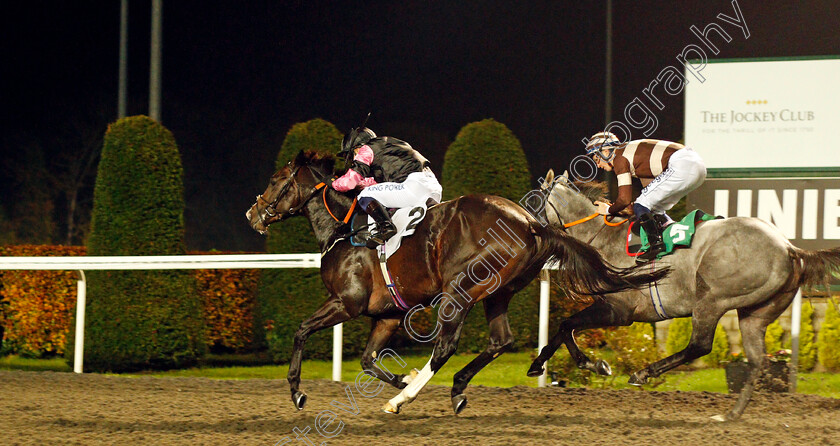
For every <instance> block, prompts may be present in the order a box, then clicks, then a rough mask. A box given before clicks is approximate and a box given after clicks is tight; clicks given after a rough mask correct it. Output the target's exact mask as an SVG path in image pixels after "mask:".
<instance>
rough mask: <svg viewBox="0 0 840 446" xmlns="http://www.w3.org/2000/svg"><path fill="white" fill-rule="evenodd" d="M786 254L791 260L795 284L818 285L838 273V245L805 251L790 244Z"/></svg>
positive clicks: (839, 267)
mask: <svg viewBox="0 0 840 446" xmlns="http://www.w3.org/2000/svg"><path fill="white" fill-rule="evenodd" d="M788 255H790V257H791V260H792V261H793V270H794V278H795V282H794V283H795V284H796V286H802V285H811V286H813V285H820V284H823V283H825V281H826V280H828V279H830V278H831V275H832V274H838V273H840V247H838V248H831V249H820V250H818V251H807V250H804V249H800V248H797V247H795V246H790V247H789V248H788Z"/></svg>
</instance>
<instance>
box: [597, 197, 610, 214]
mask: <svg viewBox="0 0 840 446" xmlns="http://www.w3.org/2000/svg"><path fill="white" fill-rule="evenodd" d="M595 206H598V213H599V214H601V215H609V213H610V203H609V202H606V201H601V200H598V201H596V202H595Z"/></svg>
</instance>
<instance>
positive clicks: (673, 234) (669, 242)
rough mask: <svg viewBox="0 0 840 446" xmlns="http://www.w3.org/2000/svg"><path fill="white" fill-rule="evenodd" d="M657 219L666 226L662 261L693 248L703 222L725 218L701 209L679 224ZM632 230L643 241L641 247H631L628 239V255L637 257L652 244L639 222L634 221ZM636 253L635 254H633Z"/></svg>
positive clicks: (663, 230) (659, 256) (663, 232)
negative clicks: (695, 237) (696, 232)
mask: <svg viewBox="0 0 840 446" xmlns="http://www.w3.org/2000/svg"><path fill="white" fill-rule="evenodd" d="M656 217H657V221H658V222H660V225H662V224H663V223H664V224H665V226H661V227H662V241H663V242H664V243H665V249H664V250H663V251H662V252H661V253H659V255H658V256H657V257H656V258H657V259H661V258H662V257H664V256H666V255H668V254H671V253H673V252H674V251H676V250H677V249H680V248H689V247H691V241H692V240H693V238H694V232H695V231H696V229H697V227H698V226H699V225H700V224H701V223H702V222H704V221H709V220H716V219H722V218H723V217H720V216H715V215H711V214H707V213H705V212H703V211H701V210H699V209H697V210H694V211H692V212H690V213H689V214H688V215H686V216H685V217H683V219H682V220H680V221H679V222H674V221H673V220H670V219H667V218H666V217H664V216H658V215H657V216H656ZM631 228H633V233H635V234H638V235H639V237H640V239H641V244H640V245H630V236H629V235H628V237H627V245H628V246H627V254H628V255H630V256H634V257H635V256H636V255H638V254H639V253H642V252H644V251H646V250H647V249H649V248H650V244H649V243H648V240H647V234H645V230H644V229H643V228H641V225H639V224H638V222H636V221H634V224H632V225H631ZM634 251H635V254H634V253H633V252H634Z"/></svg>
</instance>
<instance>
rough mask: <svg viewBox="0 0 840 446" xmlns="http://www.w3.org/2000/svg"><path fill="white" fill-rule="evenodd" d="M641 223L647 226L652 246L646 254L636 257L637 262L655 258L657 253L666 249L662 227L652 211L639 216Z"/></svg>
mask: <svg viewBox="0 0 840 446" xmlns="http://www.w3.org/2000/svg"><path fill="white" fill-rule="evenodd" d="M639 223H641V225H642V227H643V228H645V232H646V233H647V239H648V243H649V244H650V248H649V249H648V250H647V251H645V253H644V254H642V255H640V256H638V257H636V262H637V263H643V262H648V261H651V260H653V259H655V258H656V256H657V254H659V253H660V252H662V251H663V250H664V249H665V243H663V242H662V229H661V228H660V227H659V222H658V221H656V219H655V218H654V216H653V214H652V213H650V212H648V213H645V214H642V215H641V216H639Z"/></svg>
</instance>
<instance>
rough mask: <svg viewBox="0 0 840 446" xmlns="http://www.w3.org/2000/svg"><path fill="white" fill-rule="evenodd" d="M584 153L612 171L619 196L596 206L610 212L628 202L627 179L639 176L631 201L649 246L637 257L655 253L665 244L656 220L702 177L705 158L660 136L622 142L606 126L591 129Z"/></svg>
mask: <svg viewBox="0 0 840 446" xmlns="http://www.w3.org/2000/svg"><path fill="white" fill-rule="evenodd" d="M586 153H587V155H591V156H592V159H593V160H594V161H595V163H596V164H597V165H598V167H600V168H602V169H604V170H606V171H608V172H609V171H612V172H613V173H615V175H616V178H617V180H618V197H617V198H616V200H615V203H613V204H612V205H610V204H609V203H605V202H601V201H596V202H595V204H596V205H597V206H598V211H599V212H600V213H601V214H604V215H608V214H609V215H614V214H616V213H618V212H620V211H621V210H623V209H624V208H626V207H627V206H629V205H630V204H631V203H632V200H633V196H632V190H633V188H632V185H631V180H632V178H633V177H636V178H638V179H639V181H641V183H642V186H644V189H642V193H641V195H640V196H639V197H638V198H636V202H635V203H632V204H633V213H634V214H635V215H636V217H637V218H638V219H639V223H640V224H641V225H642V227H643V228H644V229H645V232H646V233H647V234H648V240H649V241H650V245H651V248H650V249H649V250H648V251H647V252H645V253H644V254H642V255H641V256H639V257H637V259H639V260H640V261H646V260H651V259H655V258H656V255H657V254H658V253H659V252H661V251H662V249H664V244H663V242H662V230H661V227H660V224H661V223H662V222H667V221H668V220H669V217H668V216H667V215H666V214H665V211H667V210H668V209H671V208H672V207H674V205H675V204H677V202H678V201H679V200H680V199H681V198H682V197H684V196H686V195H687V194H688V193H689V192H691V191H693V190H694V189H697V188H698V187H700V185H701V184H703V181H705V179H706V166H705V164H704V163H703V159H702V158H700V155H698V154H697V152H695V151H694V150H692V149H691V148H690V147H686V146H684V145H682V144H679V143H676V142H671V141H661V140H658V139H639V140H635V141H630V142H627V143H621V142H620V141H619V140H618V138H617V137H616V136H615V135H614V134H612V133H609V132H601V133H596V134H595V135H592V137H591V138H590V139H589V142H588V144H587V145H586Z"/></svg>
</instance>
